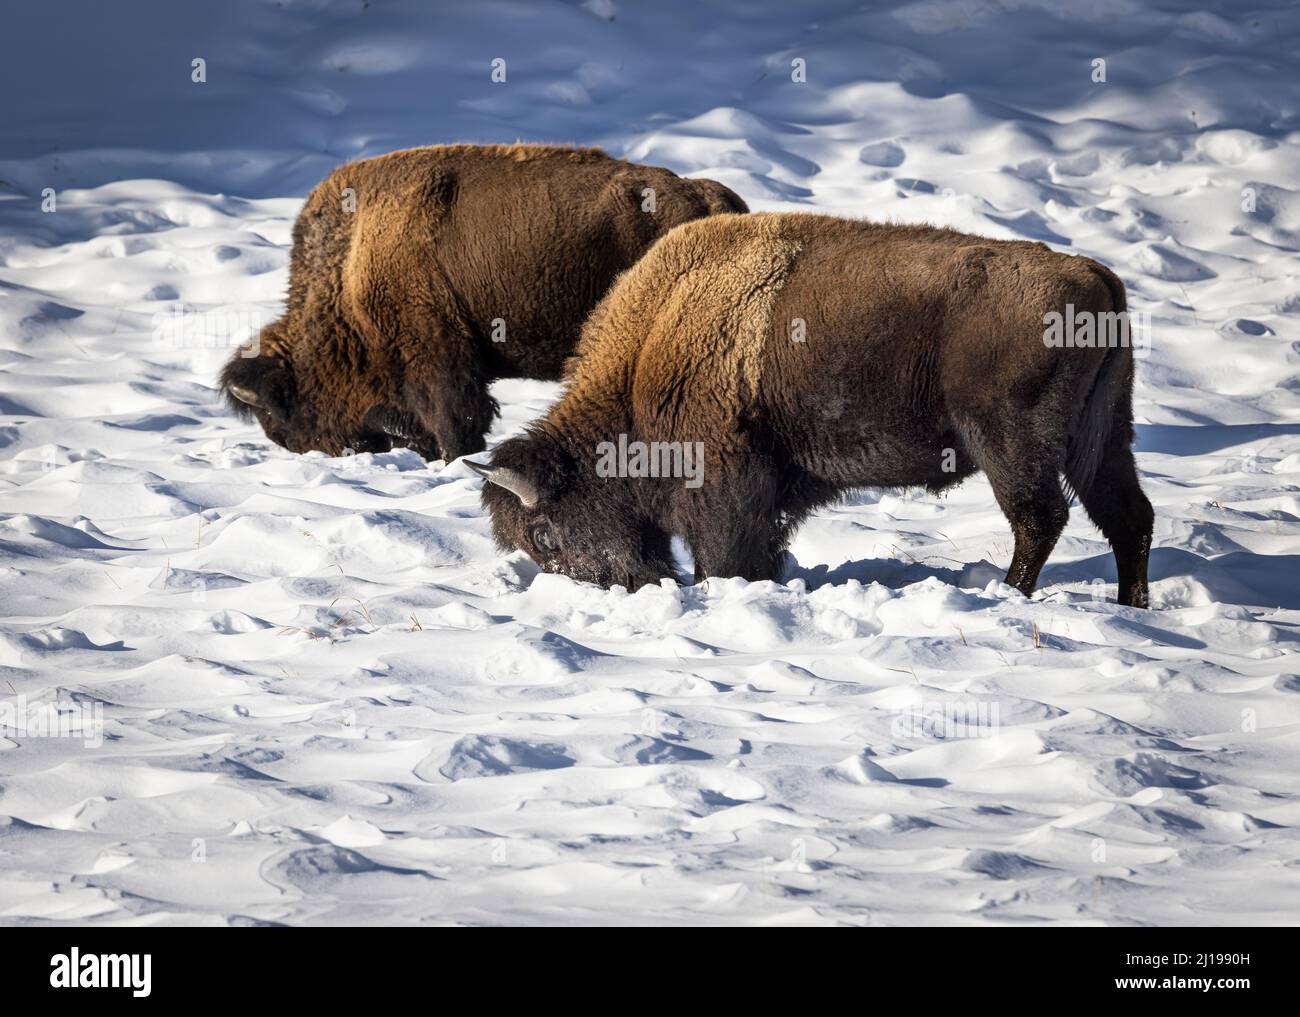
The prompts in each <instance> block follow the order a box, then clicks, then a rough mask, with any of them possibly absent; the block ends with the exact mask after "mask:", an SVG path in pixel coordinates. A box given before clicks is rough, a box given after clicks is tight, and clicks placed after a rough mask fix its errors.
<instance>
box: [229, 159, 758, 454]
mask: <svg viewBox="0 0 1300 1017" xmlns="http://www.w3.org/2000/svg"><path fill="white" fill-rule="evenodd" d="M744 211H746V208H745V203H744V202H743V201H741V200H740V198H738V197H737V196H736V195H735V194H733V193H732V192H731V191H730V190H728V189H727V188H726V187H723V186H722V185H721V184H719V183H716V182H715V181H712V180H690V179H683V178H681V177H678V176H676V175H675V174H674V173H672V172H670V171H669V170H666V169H660V168H658V167H654V166H636V165H633V164H631V163H627V162H621V161H619V160H617V159H611V158H610V157H609V156H607V155H606V154H605V153H604V152H601V151H599V150H598V149H591V148H586V149H580V148H558V147H550V146H538V145H512V146H497V145H485V146H478V145H438V146H433V147H430V148H415V149H409V150H407V151H402V152H393V153H391V154H389V155H384V156H380V157H378V158H375V159H366V160H363V161H361V162H356V163H350V164H348V165H345V166H342V167H340V168H339V169H336V170H335V171H334V172H333V173H331V174H330V175H329V176H328V177H326V178H325V180H324V181H323V182H322V183H321V184H320V185H319V186H318V187H317V188H316V189H315V190H314V191H312V193H311V196H310V197H309V198H308V199H307V204H306V206H305V207H304V208H303V210H302V213H301V214H300V215H299V216H298V221H297V222H296V223H295V225H294V230H293V251H292V254H291V257H290V262H289V297H288V307H287V309H286V311H285V313H284V316H283V317H281V318H280V319H279V320H278V321H276V322H275V323H273V324H271V325H268V326H267V327H266V328H264V329H263V330H262V331H261V334H260V336H259V341H258V343H257V347H256V356H252V355H250V353H251V352H252V351H240V352H239V353H237V354H236V355H235V356H233V357H232V358H231V359H230V361H229V363H228V364H227V365H226V367H225V370H224V371H223V372H222V375H221V386H222V389H223V390H224V391H225V393H226V395H227V397H228V399H229V401H230V403H231V405H232V407H233V408H234V409H235V410H236V411H238V412H240V413H242V414H245V415H247V414H256V416H257V419H258V421H259V422H260V423H261V425H262V428H263V429H264V430H265V431H266V433H267V435H268V436H269V437H270V438H271V440H272V441H275V442H276V443H278V444H280V445H283V446H285V447H286V448H289V449H291V450H293V451H295V452H305V451H308V450H309V449H320V450H322V451H324V452H327V453H330V454H331V455H340V454H342V453H344V451H345V450H348V449H351V450H353V451H387V450H388V449H389V448H391V447H392V446H393V445H406V446H409V447H410V448H413V449H415V450H416V451H417V452H419V453H420V454H421V455H423V456H425V457H426V458H429V459H434V458H437V457H438V456H439V455H441V456H442V457H443V458H445V459H447V460H449V461H450V460H451V459H453V458H455V457H457V456H461V455H464V454H465V453H468V452H476V451H479V450H481V449H482V448H483V435H484V434H485V433H486V431H487V430H488V427H489V425H490V424H491V421H492V417H493V414H494V413H495V412H496V408H497V407H496V403H495V402H494V401H493V399H492V397H491V396H490V395H489V394H488V384H489V383H490V382H491V381H493V380H494V379H496V378H503V377H528V378H542V379H554V378H558V377H559V376H560V372H561V369H562V367H563V363H564V359H565V357H566V356H568V354H569V353H570V352H571V351H572V349H573V346H574V344H575V343H576V342H577V338H578V335H579V333H580V332H581V329H582V322H583V320H584V319H585V318H586V316H587V314H588V312H590V311H591V309H592V308H593V307H594V306H595V305H596V302H597V301H598V300H599V299H600V298H601V297H602V296H603V295H604V293H605V291H606V290H607V289H608V288H609V285H610V284H611V283H612V282H613V281H614V278H615V276H617V275H618V273H620V272H622V271H623V270H624V269H626V268H627V267H628V266H629V265H631V264H632V263H633V262H635V261H636V260H637V258H639V257H640V256H641V255H642V253H643V252H644V251H645V250H646V248H648V247H649V246H650V245H651V244H652V243H653V242H654V241H655V240H656V238H658V237H659V236H661V235H662V234H664V233H666V232H667V231H668V230H669V229H671V228H672V227H674V226H677V225H679V224H681V223H684V222H688V221H690V220H692V219H698V218H700V217H701V216H707V215H711V214H714V213H717V212H744Z"/></svg>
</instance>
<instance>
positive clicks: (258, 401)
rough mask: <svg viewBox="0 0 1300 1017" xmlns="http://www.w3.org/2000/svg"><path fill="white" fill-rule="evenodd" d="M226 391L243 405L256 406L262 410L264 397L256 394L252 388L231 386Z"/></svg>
mask: <svg viewBox="0 0 1300 1017" xmlns="http://www.w3.org/2000/svg"><path fill="white" fill-rule="evenodd" d="M226 391H227V392H229V393H230V394H231V395H232V396H234V397H235V398H236V399H238V400H239V401H240V402H241V403H245V404H247V405H249V406H256V407H258V408H261V405H262V397H261V396H259V395H258V394H257V393H256V392H254V391H253V390H252V389H251V388H245V387H244V386H243V385H230V386H227V388H226Z"/></svg>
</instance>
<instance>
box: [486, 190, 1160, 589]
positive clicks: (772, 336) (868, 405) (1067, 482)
mask: <svg viewBox="0 0 1300 1017" xmlns="http://www.w3.org/2000/svg"><path fill="white" fill-rule="evenodd" d="M1068 304H1073V306H1074V308H1075V309H1076V312H1075V313H1076V316H1077V314H1079V313H1086V314H1114V313H1118V312H1123V311H1124V310H1125V296H1124V288H1123V284H1122V283H1121V282H1120V281H1119V279H1118V278H1116V277H1115V275H1114V274H1112V273H1111V272H1110V271H1109V270H1108V269H1106V268H1104V267H1103V266H1101V265H1099V264H1097V263H1096V262H1094V261H1091V260H1089V259H1087V258H1076V257H1069V256H1066V255H1061V254H1056V253H1054V252H1052V251H1051V250H1049V249H1048V248H1047V247H1046V246H1044V245H1042V244H1035V243H1026V242H1018V241H1017V242H1010V241H995V240H987V239H984V238H980V237H973V236H966V235H963V234H960V233H956V232H953V231H951V230H944V229H935V228H932V227H923V226H917V227H911V226H907V227H894V226H884V225H875V224H871V223H865V222H855V221H849V220H842V219H834V218H830V217H826V216H818V215H791V214H762V215H750V216H718V217H714V218H711V219H707V220H702V221H699V222H695V223H691V224H688V225H685V226H682V227H679V228H678V229H676V230H674V231H673V232H671V233H670V234H668V236H666V237H665V238H664V239H663V240H661V241H659V242H658V243H657V244H656V245H655V246H654V247H653V248H652V249H651V250H650V251H649V253H647V254H646V256H645V257H644V258H643V259H642V260H641V261H640V262H639V263H638V264H637V265H636V266H634V267H633V268H632V269H630V270H629V271H628V272H627V273H625V274H624V275H623V276H622V277H621V278H620V280H619V282H618V283H617V284H616V285H615V286H614V288H613V289H612V290H611V291H610V293H609V294H608V295H607V296H606V298H605V299H604V300H603V301H602V302H601V303H600V305H599V306H598V307H597V309H596V310H595V311H594V312H593V314H592V316H591V318H590V319H589V321H588V323H587V325H586V327H585V329H584V331H583V335H582V339H581V342H580V343H579V347H578V352H577V355H576V356H575V357H574V358H573V360H572V361H571V362H570V365H569V370H568V386H567V389H566V391H565V394H564V396H563V397H562V398H561V399H560V401H559V402H557V403H556V404H555V405H554V406H553V407H552V408H551V410H550V412H549V413H548V414H547V415H546V417H545V418H544V419H543V420H542V421H540V422H539V423H538V424H537V425H534V426H533V427H532V428H531V429H529V431H528V432H527V433H526V434H524V435H523V436H521V437H517V438H513V439H511V440H509V441H506V442H504V443H502V444H501V445H500V446H499V447H498V448H497V449H496V450H495V453H494V454H493V456H492V462H491V465H483V464H471V465H474V466H475V468H476V469H478V470H479V472H480V473H482V474H483V475H484V477H485V478H486V479H487V480H488V481H489V483H487V484H485V485H484V488H483V501H484V504H485V505H486V506H487V508H488V509H489V510H490V511H491V514H492V521H493V529H494V531H495V534H496V538H497V541H498V543H499V544H500V546H501V547H502V548H503V549H516V548H517V549H520V550H523V551H525V552H527V553H528V554H529V555H530V556H531V557H532V558H533V559H534V560H535V561H537V563H538V564H539V565H541V567H542V568H544V569H547V570H548V571H554V572H564V573H567V574H568V575H571V576H573V577H575V578H578V579H588V580H591V581H593V582H597V583H601V584H603V585H612V584H614V583H619V584H622V585H625V586H628V587H629V588H632V587H635V586H637V585H639V584H641V583H645V582H654V581H657V580H659V579H662V578H665V577H670V576H672V562H671V556H670V554H669V551H668V548H669V540H670V535H671V534H679V535H681V536H683V537H685V539H686V540H687V541H688V542H689V544H690V546H691V549H692V551H693V553H694V556H695V561H696V580H697V581H699V580H701V579H703V578H704V577H705V576H710V575H716V576H733V575H738V576H743V577H744V578H746V579H750V580H761V579H775V578H779V576H780V571H781V567H782V563H783V555H784V552H785V549H786V547H787V545H788V543H789V540H790V537H791V535H792V534H793V532H794V531H795V529H796V528H797V527H798V525H799V523H800V522H801V521H802V520H803V519H804V518H805V517H806V516H807V515H808V514H809V513H810V512H811V511H813V510H814V509H815V508H817V507H818V506H819V505H824V504H827V503H828V502H830V501H832V500H834V499H835V498H837V497H838V496H840V495H841V494H842V493H843V492H845V491H847V490H849V489H852V488H858V487H911V486H924V487H926V488H927V489H929V490H931V491H940V490H942V489H944V488H946V487H949V486H951V485H953V484H956V483H958V482H960V481H961V480H963V479H965V478H966V477H969V476H971V475H972V474H974V473H976V472H980V471H982V472H983V473H984V474H985V475H986V476H987V478H988V480H989V483H990V485H991V486H992V488H993V494H994V496H995V497H996V499H997V501H998V505H999V506H1000V507H1001V509H1002V511H1003V513H1004V514H1005V515H1006V517H1007V519H1008V521H1009V522H1010V523H1011V528H1012V532H1013V534H1014V537H1015V552H1014V554H1013V556H1012V560H1011V564H1010V567H1009V569H1008V571H1007V582H1008V583H1009V584H1011V585H1013V586H1015V587H1016V588H1018V589H1019V590H1021V591H1022V592H1023V593H1024V594H1025V595H1029V594H1030V593H1032V592H1033V590H1034V588H1035V585H1036V583H1037V580H1038V575H1039V572H1040V570H1041V569H1042V567H1043V564H1044V563H1045V562H1046V560H1047V557H1048V555H1049V554H1050V553H1051V550H1052V548H1053V546H1054V545H1055V543H1056V540H1057V538H1058V536H1059V535H1060V533H1061V530H1062V529H1063V528H1064V526H1065V522H1066V519H1067V516H1068V514H1069V502H1068V499H1067V495H1066V490H1072V491H1073V492H1075V493H1076V494H1077V495H1078V497H1079V499H1080V501H1081V502H1082V504H1083V507H1084V508H1085V509H1086V511H1087V513H1088V515H1089V516H1090V517H1091V518H1092V520H1093V522H1095V523H1096V524H1097V526H1098V527H1099V528H1100V529H1101V531H1102V532H1103V533H1104V534H1105V536H1106V538H1107V540H1109V542H1110V544H1111V547H1112V549H1113V550H1114V553H1115V559H1116V562H1117V566H1118V575H1119V600H1120V603H1122V604H1127V605H1132V606H1135V607H1145V606H1146V605H1147V558H1148V553H1149V550H1150V546H1151V532H1152V521H1153V516H1152V510H1151V505H1150V502H1148V500H1147V498H1146V496H1145V495H1144V494H1143V493H1142V489H1141V487H1140V486H1139V484H1138V479H1137V471H1136V466H1135V463H1134V460H1133V453H1132V450H1131V444H1132V440H1133V425H1132V386H1133V353H1132V350H1131V349H1130V348H1128V347H1111V348H1098V347H1095V346H1094V347H1084V346H1081V347H1074V348H1060V347H1059V346H1058V347H1055V348H1053V347H1052V346H1050V345H1049V344H1048V343H1046V342H1045V341H1044V324H1043V323H1044V316H1045V315H1046V314H1049V313H1051V312H1053V311H1055V312H1059V311H1060V310H1061V309H1062V308H1064V307H1066V306H1067V305H1068ZM619 435H627V436H628V438H629V439H634V440H640V441H643V442H656V441H658V442H677V441H680V442H689V441H702V442H703V443H704V447H705V449H706V457H705V462H706V463H707V464H708V465H707V468H706V470H705V475H704V482H703V484H702V486H700V487H699V488H698V489H691V488H689V487H686V486H684V485H683V484H682V483H681V482H680V481H677V480H674V479H669V478H633V477H610V476H601V475H599V474H598V471H597V470H596V462H597V456H596V454H595V452H594V450H595V449H596V447H597V446H598V445H599V444H600V443H602V442H609V441H614V440H616V438H617V436H619ZM600 472H602V473H605V472H608V471H600ZM1063 479H1064V489H1063V483H1062V480H1063Z"/></svg>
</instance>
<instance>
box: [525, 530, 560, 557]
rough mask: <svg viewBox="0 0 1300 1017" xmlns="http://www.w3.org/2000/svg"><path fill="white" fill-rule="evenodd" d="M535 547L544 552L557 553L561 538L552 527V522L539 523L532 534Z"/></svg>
mask: <svg viewBox="0 0 1300 1017" xmlns="http://www.w3.org/2000/svg"><path fill="white" fill-rule="evenodd" d="M531 536H532V539H533V547H535V548H537V550H538V551H539V552H540V553H542V554H555V553H556V552H558V551H559V550H560V538H559V537H558V536H556V534H555V531H554V530H553V529H551V524H550V523H538V524H537V525H536V526H534V527H533V532H532V534H531Z"/></svg>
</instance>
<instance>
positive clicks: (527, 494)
mask: <svg viewBox="0 0 1300 1017" xmlns="http://www.w3.org/2000/svg"><path fill="white" fill-rule="evenodd" d="M464 462H465V465H466V466H468V467H469V468H470V469H471V470H473V471H474V472H475V473H477V474H478V475H479V476H480V477H482V478H483V479H484V480H486V481H487V482H488V483H489V484H496V485H497V487H504V488H505V489H506V490H507V491H509V492H510V493H511V494H513V495H514V496H515V497H516V498H518V499H519V504H521V505H522V506H523V507H524V508H533V507H534V506H535V505H536V504H537V499H538V494H537V485H536V484H534V483H533V482H532V481H531V480H529V479H528V478H527V477H525V476H524V475H523V474H522V473H519V472H518V471H516V470H511V469H507V468H506V467H504V466H500V467H498V466H485V465H483V464H482V463H476V462H474V461H472V460H470V459H466V460H464Z"/></svg>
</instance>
